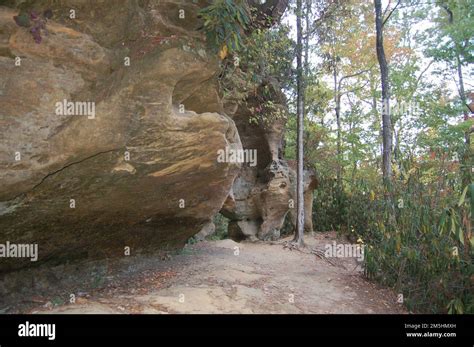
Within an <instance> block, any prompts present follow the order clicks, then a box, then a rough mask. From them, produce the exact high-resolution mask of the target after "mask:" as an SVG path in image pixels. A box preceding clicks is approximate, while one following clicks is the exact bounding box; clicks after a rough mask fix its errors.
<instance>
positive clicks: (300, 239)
mask: <svg viewBox="0 0 474 347" xmlns="http://www.w3.org/2000/svg"><path fill="white" fill-rule="evenodd" d="M301 11H302V0H297V1H296V36H297V45H296V64H297V76H296V82H297V86H296V89H297V100H296V114H297V118H298V126H297V133H298V136H297V146H298V148H297V158H298V159H297V163H298V168H297V179H296V187H297V188H296V197H297V212H296V232H295V239H294V241H295V242H296V243H297V244H298V246H303V245H304V195H303V194H304V191H303V180H304V172H303V131H304V122H303V121H304V105H303V94H304V83H303V64H302V55H303V45H302V26H301Z"/></svg>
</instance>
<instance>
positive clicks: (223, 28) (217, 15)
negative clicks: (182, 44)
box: [199, 0, 251, 52]
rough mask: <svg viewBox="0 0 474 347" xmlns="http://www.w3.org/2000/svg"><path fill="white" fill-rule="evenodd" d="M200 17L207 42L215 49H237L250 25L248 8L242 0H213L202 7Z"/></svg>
mask: <svg viewBox="0 0 474 347" xmlns="http://www.w3.org/2000/svg"><path fill="white" fill-rule="evenodd" d="M199 14H200V17H201V18H202V20H203V21H204V26H203V30H204V32H205V33H206V37H207V42H208V43H209V44H210V45H211V46H212V47H213V48H214V49H216V50H222V49H225V50H228V51H229V52H233V51H235V50H238V49H239V48H240V47H241V46H242V44H243V36H244V35H245V30H246V29H247V28H248V26H249V25H250V18H251V15H250V9H249V6H248V5H247V3H246V2H245V1H243V0H215V1H214V2H213V4H212V5H210V6H207V7H205V8H203V9H202V10H201V11H200V12H199Z"/></svg>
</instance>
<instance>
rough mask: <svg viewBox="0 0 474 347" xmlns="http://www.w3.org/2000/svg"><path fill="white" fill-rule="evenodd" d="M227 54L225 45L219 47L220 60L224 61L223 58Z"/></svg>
mask: <svg viewBox="0 0 474 347" xmlns="http://www.w3.org/2000/svg"><path fill="white" fill-rule="evenodd" d="M227 53H228V49H227V45H226V44H225V43H224V45H223V46H222V47H221V49H220V51H219V58H221V60H224V59H225V57H227Z"/></svg>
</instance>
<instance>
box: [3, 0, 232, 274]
mask: <svg viewBox="0 0 474 347" xmlns="http://www.w3.org/2000/svg"><path fill="white" fill-rule="evenodd" d="M88 4H89V2H87V1H62V2H61V4H60V5H59V4H58V3H57V2H56V1H52V0H50V1H36V2H31V1H30V2H26V5H25V7H26V8H27V9H28V10H31V9H37V10H38V11H41V10H44V9H47V8H51V9H52V10H53V13H54V16H53V19H52V20H51V21H49V22H48V23H47V28H48V31H49V34H48V35H47V36H46V35H45V36H44V37H43V41H42V42H41V43H40V44H36V43H35V42H34V41H33V38H32V36H31V34H30V33H29V31H28V29H26V28H22V27H19V26H17V25H16V24H15V22H14V21H13V16H14V15H16V14H17V13H18V11H17V10H16V9H13V8H7V7H0V71H1V73H0V116H1V118H0V133H1V141H0V182H1V189H0V243H4V242H5V241H10V242H12V243H28V244H29V243H37V244H38V246H39V262H38V264H39V263H41V262H44V261H50V262H53V263H61V262H64V261H71V260H74V259H82V258H87V259H93V258H104V257H114V256H115V257H116V256H123V254H124V249H125V247H129V248H130V251H131V253H132V254H133V253H136V252H141V251H145V250H147V249H150V250H153V249H156V248H171V247H178V246H181V245H182V244H183V243H184V242H185V241H186V240H187V239H188V238H189V237H190V236H192V235H194V234H196V233H197V232H199V230H200V229H201V227H202V226H203V225H204V224H205V223H207V222H208V221H209V220H210V219H211V218H212V216H213V215H215V214H216V213H217V212H218V211H219V210H220V208H221V206H222V204H223V202H224V200H225V199H226V197H227V196H228V193H229V190H230V188H231V186H232V183H233V181H234V178H235V176H236V175H237V172H238V170H239V167H240V164H236V163H219V162H217V161H216V157H217V150H218V149H220V148H225V147H227V146H233V147H235V148H241V143H240V138H239V135H238V132H237V129H236V127H235V124H234V122H233V121H232V119H230V118H229V117H227V116H226V115H225V113H224V112H223V109H222V106H221V101H220V100H219V98H218V94H217V91H216V85H215V83H214V80H213V78H214V76H215V74H216V72H217V71H218V61H217V57H215V55H213V54H209V53H208V51H207V50H206V45H205V43H204V42H203V41H202V37H201V34H200V33H199V32H198V31H197V30H196V29H197V28H198V27H199V25H200V24H199V20H198V19H197V12H198V10H199V8H200V7H202V6H204V5H205V4H206V2H205V1H201V2H188V1H178V0H176V1H175V0H173V1H116V2H114V6H110V2H108V1H97V2H94V6H92V7H91V6H90V5H88ZM68 6H70V8H74V9H75V11H76V18H77V20H71V19H69V18H68V15H69V7H68ZM180 9H184V10H185V13H186V20H180V19H179V10H180ZM16 57H19V58H21V65H19V66H17V65H15V61H16V60H15V58H16ZM126 58H129V59H130V65H129V66H128V65H127V64H126V63H125V61H126ZM63 100H67V101H70V102H88V103H94V107H95V114H94V117H91V115H90V114H88V115H72V116H71V115H64V114H58V113H57V102H62V101H63ZM31 265H32V263H31V262H30V260H29V259H18V258H10V259H6V258H2V259H1V262H0V271H1V272H5V271H10V270H14V269H17V268H20V267H23V266H31Z"/></svg>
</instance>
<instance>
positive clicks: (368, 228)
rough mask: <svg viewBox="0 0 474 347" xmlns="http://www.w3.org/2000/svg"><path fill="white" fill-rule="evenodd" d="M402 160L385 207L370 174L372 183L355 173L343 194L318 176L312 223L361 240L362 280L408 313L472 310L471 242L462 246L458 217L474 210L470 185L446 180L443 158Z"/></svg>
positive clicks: (449, 170)
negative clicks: (384, 289) (399, 300)
mask: <svg viewBox="0 0 474 347" xmlns="http://www.w3.org/2000/svg"><path fill="white" fill-rule="evenodd" d="M444 157H445V158H446V157H448V154H444ZM407 165H408V164H407ZM410 165H411V166H410ZM410 165H408V167H409V170H408V172H407V173H404V174H401V175H400V177H399V179H398V180H396V181H395V182H394V184H393V191H392V193H391V194H392V201H393V205H392V204H391V203H390V202H389V201H390V200H387V199H386V196H385V193H384V190H383V188H382V187H383V185H382V184H381V182H380V181H379V179H380V178H379V177H378V176H376V175H377V173H375V175H374V176H375V177H376V178H374V179H373V180H370V179H368V177H361V178H357V179H356V180H354V181H352V182H351V183H350V184H348V185H347V188H346V190H345V191H344V192H339V191H338V190H337V187H336V184H335V182H334V181H329V182H327V181H323V182H322V185H321V187H320V189H319V190H318V192H317V197H316V199H315V202H314V213H315V215H314V217H315V225H318V228H319V229H320V230H334V229H337V230H338V231H339V232H340V233H344V234H345V235H347V236H348V237H349V238H350V239H351V240H352V241H355V240H358V239H359V238H360V239H362V240H363V242H364V243H365V245H366V252H365V273H366V275H367V277H368V278H369V279H372V280H376V281H379V282H381V283H382V284H384V285H386V286H389V287H392V288H394V289H395V290H396V291H397V293H403V296H404V303H405V305H406V306H407V308H408V309H409V310H411V311H413V312H425V313H443V312H445V313H446V312H448V313H473V312H474V306H473V305H474V296H473V293H472V290H470V288H472V284H471V277H472V276H473V275H474V267H473V263H472V258H473V254H472V251H470V249H471V250H472V246H473V244H472V243H473V242H474V239H473V238H472V236H471V239H470V240H468V242H469V243H470V245H466V244H465V241H466V239H465V237H466V235H465V234H464V231H463V227H462V225H463V223H462V216H463V214H464V212H467V218H470V219H472V216H473V215H474V214H473V211H472V210H473V206H474V184H471V185H470V186H468V187H464V189H461V186H460V184H459V181H460V180H459V179H457V180H452V179H449V178H450V177H452V175H453V174H454V175H456V176H459V172H458V169H459V168H458V167H457V165H456V164H453V163H452V161H451V160H446V159H442V158H439V157H437V156H434V157H433V158H430V157H428V158H427V159H424V160H423V161H421V162H419V161H413V162H411V163H410ZM439 173H441V175H439ZM393 213H394V216H395V218H394V219H391V218H389V216H390V214H393ZM469 252H470V253H469Z"/></svg>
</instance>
